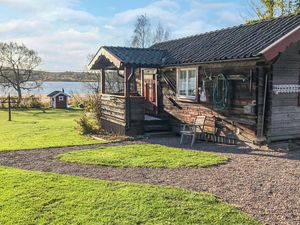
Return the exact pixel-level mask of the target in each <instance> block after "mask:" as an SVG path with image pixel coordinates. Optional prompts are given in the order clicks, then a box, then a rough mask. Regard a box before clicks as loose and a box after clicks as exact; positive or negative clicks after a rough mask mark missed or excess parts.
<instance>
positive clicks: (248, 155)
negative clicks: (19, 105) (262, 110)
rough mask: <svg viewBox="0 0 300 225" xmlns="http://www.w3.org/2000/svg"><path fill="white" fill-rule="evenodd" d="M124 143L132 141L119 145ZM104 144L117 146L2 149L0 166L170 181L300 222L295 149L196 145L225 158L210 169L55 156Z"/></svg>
mask: <svg viewBox="0 0 300 225" xmlns="http://www.w3.org/2000/svg"><path fill="white" fill-rule="evenodd" d="M147 142H150V143H156V144H163V145H168V146H173V147H178V143H179V139H178V138H175V137H174V138H157V139H151V140H149V141H147ZM129 143H132V142H124V143H122V144H129ZM135 143H143V142H141V141H138V142H135ZM106 145H120V144H117V143H115V144H101V145H93V146H81V147H66V148H51V149H40V150H24V151H5V152H0V164H1V165H5V166H10V167H16V168H22V169H28V170H38V171H44V172H55V173H61V174H70V175H76V176H84V177H92V178H98V179H103V180H113V181H128V182H136V183H150V184H160V185H172V186H179V187H183V188H187V189H189V190H193V191H205V192H209V193H212V194H214V195H217V196H218V197H220V198H221V199H222V200H224V201H226V202H228V203H231V204H234V205H236V206H238V207H240V208H241V209H242V210H243V211H245V212H247V213H249V214H252V215H253V216H255V217H256V218H258V219H259V220H261V221H262V222H264V223H266V224H291V225H292V224H300V151H294V152H290V153H282V152H273V151H251V150H249V149H246V148H243V147H235V146H222V145H215V144H211V143H197V144H195V146H194V149H195V150H205V151H210V152H218V153H221V154H224V155H226V156H228V157H230V159H231V160H230V162H229V163H227V164H225V165H220V166H216V167H210V168H199V169H173V170H172V169H146V168H115V167H102V166H97V165H81V164H76V163H66V162H62V161H59V160H57V159H56V156H57V155H58V154H60V153H64V152H68V151H71V150H80V149H90V148H95V147H99V146H106ZM186 147H187V146H186ZM187 148H188V147H187Z"/></svg>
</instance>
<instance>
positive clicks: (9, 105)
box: [8, 94, 11, 121]
mask: <svg viewBox="0 0 300 225" xmlns="http://www.w3.org/2000/svg"><path fill="white" fill-rule="evenodd" d="M8 121H11V99H10V94H9V95H8Z"/></svg>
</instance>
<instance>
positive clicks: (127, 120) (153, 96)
mask: <svg viewBox="0 0 300 225" xmlns="http://www.w3.org/2000/svg"><path fill="white" fill-rule="evenodd" d="M153 52H156V54H155V53H154V55H156V58H155V59H154V58H153ZM131 54H134V57H131ZM136 55H143V57H147V55H149V59H147V60H146V59H145V58H143V57H136ZM161 57H162V53H161V52H160V51H153V50H146V49H132V48H118V47H103V48H101V49H100V50H99V52H98V53H97V54H96V56H95V57H94V60H93V61H92V62H91V63H90V65H89V68H90V70H92V71H95V72H98V73H100V74H101V88H100V89H101V90H100V92H101V97H100V99H101V108H100V112H101V126H102V127H103V129H105V130H107V131H110V132H114V133H117V134H120V135H129V136H136V135H143V134H144V128H145V126H147V125H148V124H149V122H151V121H152V120H157V121H156V122H160V119H159V118H155V119H151V118H152V117H151V116H157V115H158V101H157V99H158V98H157V90H156V87H157V79H156V77H157V76H156V73H157V68H158V67H159V64H160V60H161ZM145 78H146V80H145ZM146 113H147V114H149V116H148V117H145V116H146ZM150 115H151V116H150ZM145 121H146V122H145ZM146 131H147V128H146Z"/></svg>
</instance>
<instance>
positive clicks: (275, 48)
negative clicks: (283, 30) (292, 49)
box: [258, 26, 300, 61]
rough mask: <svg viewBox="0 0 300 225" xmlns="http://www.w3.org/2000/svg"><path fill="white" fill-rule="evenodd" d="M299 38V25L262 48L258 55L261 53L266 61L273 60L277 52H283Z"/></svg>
mask: <svg viewBox="0 0 300 225" xmlns="http://www.w3.org/2000/svg"><path fill="white" fill-rule="evenodd" d="M299 40H300V26H298V27H296V28H295V29H294V30H292V31H291V32H289V33H287V34H286V35H284V36H283V37H281V38H280V39H278V40H277V41H275V42H274V43H273V44H271V45H270V46H268V47H267V48H265V49H264V50H262V51H261V52H259V53H258V55H262V56H263V57H264V58H265V59H266V60H267V61H271V60H273V59H274V58H275V57H276V56H277V55H278V54H279V53H281V52H283V51H284V50H285V49H286V48H287V47H289V46H290V45H291V44H292V43H295V42H297V41H299Z"/></svg>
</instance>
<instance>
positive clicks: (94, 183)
mask: <svg viewBox="0 0 300 225" xmlns="http://www.w3.org/2000/svg"><path fill="white" fill-rule="evenodd" d="M0 192H1V195H0V209H1V210H0V224H14V225H18V224H22V225H26V224H61V225H64V224H172V225H173V224H174V225H175V224H215V225H217V224H222V225H226V224H228V225H229V224H230V225H231V224H244V225H247V224H251V225H253V224H259V223H258V222H257V221H256V220H255V219H253V218H251V217H250V216H248V215H246V214H245V213H243V212H241V211H240V210H238V209H237V208H235V207H233V206H230V205H228V204H225V203H222V202H220V201H219V200H218V199H217V198H216V197H214V196H212V195H209V194H204V193H197V192H190V191H186V190H183V189H179V188H171V187H170V188H169V187H159V186H151V185H139V184H129V183H119V182H109V181H99V180H95V179H88V178H80V177H73V176H67V175H58V174H50V173H42V172H30V171H25V170H20V169H10V168H6V167H0Z"/></svg>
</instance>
